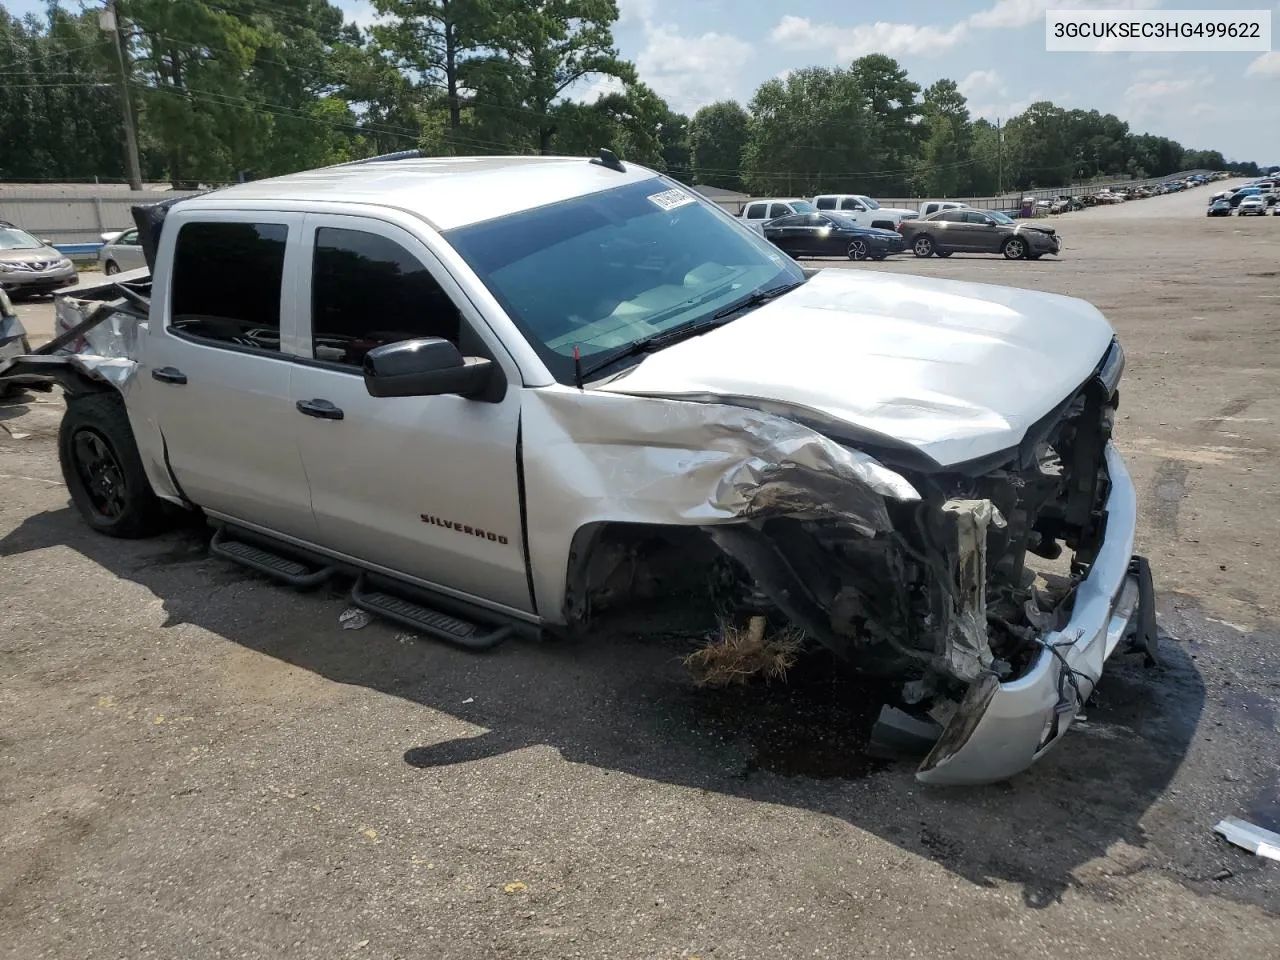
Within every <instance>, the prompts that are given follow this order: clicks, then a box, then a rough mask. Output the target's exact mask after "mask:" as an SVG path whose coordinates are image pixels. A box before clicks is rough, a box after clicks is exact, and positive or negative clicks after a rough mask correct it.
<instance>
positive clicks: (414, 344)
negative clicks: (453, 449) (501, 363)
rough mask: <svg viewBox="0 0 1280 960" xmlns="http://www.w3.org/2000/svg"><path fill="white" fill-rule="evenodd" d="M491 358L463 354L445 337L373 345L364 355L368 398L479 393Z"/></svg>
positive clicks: (486, 378) (488, 371)
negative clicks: (378, 345)
mask: <svg viewBox="0 0 1280 960" xmlns="http://www.w3.org/2000/svg"><path fill="white" fill-rule="evenodd" d="M492 374H493V361H491V360H488V359H486V358H484V357H464V356H463V355H462V354H461V353H459V352H458V348H457V347H455V346H454V345H453V344H452V343H450V342H449V341H448V340H444V339H442V338H440V337H422V338H420V339H417V340H402V341H400V342H399V343H386V344H383V345H382V346H380V347H374V348H373V349H372V350H370V351H369V352H368V353H367V354H365V357H364V386H365V389H366V390H368V391H369V396H371V397H436V396H442V395H444V394H450V393H455V394H458V395H460V396H463V397H471V396H475V395H476V394H478V393H480V392H481V391H482V390H484V388H485V387H486V386H487V385H488V383H489V378H490V377H491V376H492Z"/></svg>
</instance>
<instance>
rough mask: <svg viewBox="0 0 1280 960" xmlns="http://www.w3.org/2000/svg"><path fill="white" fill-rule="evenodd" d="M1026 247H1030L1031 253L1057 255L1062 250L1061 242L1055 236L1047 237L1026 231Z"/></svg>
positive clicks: (1045, 234) (1046, 235)
mask: <svg viewBox="0 0 1280 960" xmlns="http://www.w3.org/2000/svg"><path fill="white" fill-rule="evenodd" d="M1026 237H1027V245H1028V246H1030V247H1031V250H1032V252H1033V253H1057V252H1058V251H1059V250H1060V249H1062V241H1061V240H1059V239H1058V237H1057V235H1056V234H1054V235H1052V236H1051V235H1049V234H1047V233H1040V231H1038V230H1037V231H1034V232H1033V231H1027V234H1026Z"/></svg>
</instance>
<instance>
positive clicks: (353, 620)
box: [338, 607, 373, 630]
mask: <svg viewBox="0 0 1280 960" xmlns="http://www.w3.org/2000/svg"><path fill="white" fill-rule="evenodd" d="M372 620H373V616H372V615H371V614H370V613H369V612H368V611H367V610H361V609H360V608H359V607H347V609H345V610H343V611H342V614H341V616H339V617H338V622H339V623H340V624H342V629H343V630H359V629H361V628H363V627H367V626H368V625H369V623H370V621H372Z"/></svg>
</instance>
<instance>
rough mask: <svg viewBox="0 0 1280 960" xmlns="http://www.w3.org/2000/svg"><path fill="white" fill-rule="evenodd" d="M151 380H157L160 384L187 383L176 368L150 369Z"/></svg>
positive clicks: (183, 374)
mask: <svg viewBox="0 0 1280 960" xmlns="http://www.w3.org/2000/svg"><path fill="white" fill-rule="evenodd" d="M151 379H152V380H159V381H160V382H161V383H176V384H179V385H181V384H184V383H186V382H187V375H186V374H185V373H183V372H182V371H181V370H179V369H178V368H177V367H152V368H151Z"/></svg>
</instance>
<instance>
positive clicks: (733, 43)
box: [636, 23, 752, 113]
mask: <svg viewBox="0 0 1280 960" xmlns="http://www.w3.org/2000/svg"><path fill="white" fill-rule="evenodd" d="M644 32H645V47H644V49H643V50H641V51H640V55H639V56H637V57H636V70H637V71H638V72H639V73H640V75H641V76H642V77H643V78H644V82H645V83H647V84H648V85H649V86H651V87H652V88H653V89H654V90H656V91H657V92H658V94H659V95H660V96H661V97H662V98H663V99H665V100H666V101H667V103H669V104H670V105H671V109H673V110H676V111H679V112H680V113H692V112H693V111H695V110H697V109H698V108H699V107H704V106H706V105H707V104H708V103H713V102H715V101H716V100H725V99H729V98H732V97H733V95H734V93H735V92H736V87H737V75H738V70H739V68H740V67H741V65H742V63H743V61H745V60H746V59H747V58H748V57H749V56H750V55H751V53H752V46H751V44H749V43H747V42H746V41H745V40H742V39H740V38H738V37H735V36H732V35H731V34H724V33H704V34H702V36H700V37H686V36H684V35H682V34H681V33H680V30H679V28H678V27H674V26H672V25H670V24H662V25H659V26H655V25H653V24H652V23H646V24H645V27H644Z"/></svg>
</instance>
